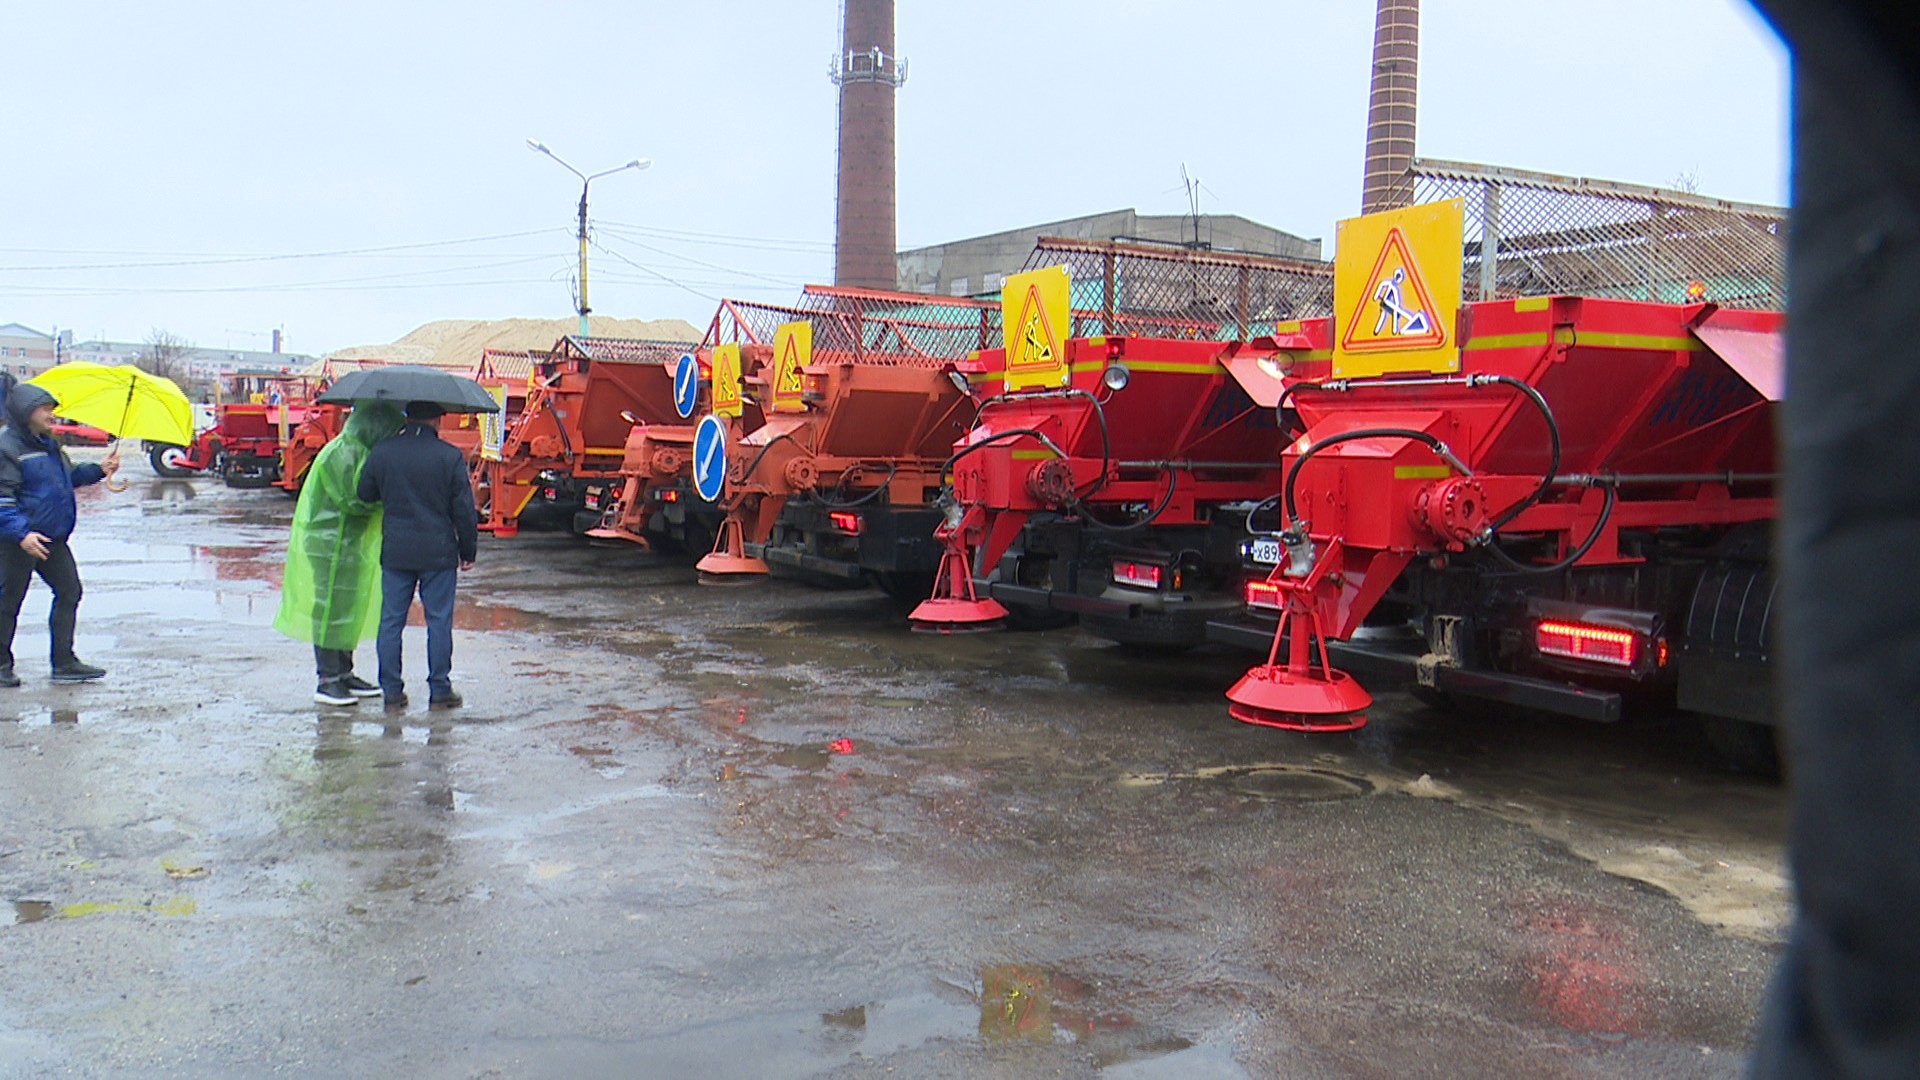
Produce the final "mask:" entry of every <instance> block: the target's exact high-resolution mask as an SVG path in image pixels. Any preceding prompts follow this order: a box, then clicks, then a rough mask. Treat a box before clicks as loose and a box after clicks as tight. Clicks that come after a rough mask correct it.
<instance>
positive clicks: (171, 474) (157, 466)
mask: <svg viewBox="0 0 1920 1080" xmlns="http://www.w3.org/2000/svg"><path fill="white" fill-rule="evenodd" d="M185 460H187V448H186V447H184V446H168V445H167V444H166V443H152V444H150V445H149V446H148V447H147V464H149V465H151V466H153V471H154V474H155V475H157V476H164V477H166V478H167V479H169V480H178V479H180V478H182V477H186V476H192V475H193V474H194V473H195V472H197V471H198V470H196V469H189V468H186V467H184V466H182V465H181V464H180V463H181V462H183V461H185Z"/></svg>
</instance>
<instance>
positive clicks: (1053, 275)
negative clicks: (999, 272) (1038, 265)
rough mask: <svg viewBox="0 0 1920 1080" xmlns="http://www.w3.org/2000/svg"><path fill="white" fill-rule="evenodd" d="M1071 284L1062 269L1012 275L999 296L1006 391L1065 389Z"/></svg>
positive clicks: (1071, 322) (1050, 268) (1067, 380)
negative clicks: (1036, 388)
mask: <svg viewBox="0 0 1920 1080" xmlns="http://www.w3.org/2000/svg"><path fill="white" fill-rule="evenodd" d="M1072 303H1073V282H1072V279H1071V278H1069V277H1068V276H1067V268H1066V267H1064V266H1049V267H1047V268H1045V269H1042V270H1029V271H1027V272H1026V273H1023V274H1014V275H1011V276H1010V277H1008V278H1007V283H1006V285H1005V287H1004V288H1002V290H1001V292H1000V318H1001V323H1002V326H1003V327H1004V329H1005V332H1006V339H1007V389H1008V390H1025V389H1028V388H1030V387H1035V386H1046V387H1059V386H1066V385H1067V384H1068V383H1069V382H1070V381H1071V380H1072V377H1073V376H1072V372H1070V371H1069V370H1068V369H1067V334H1068V332H1069V331H1071V330H1072V328H1073V307H1072Z"/></svg>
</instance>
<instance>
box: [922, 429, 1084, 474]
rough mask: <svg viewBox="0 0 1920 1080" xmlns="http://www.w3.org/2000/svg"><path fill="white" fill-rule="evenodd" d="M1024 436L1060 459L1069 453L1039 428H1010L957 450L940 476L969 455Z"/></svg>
mask: <svg viewBox="0 0 1920 1080" xmlns="http://www.w3.org/2000/svg"><path fill="white" fill-rule="evenodd" d="M1022 435H1026V436H1031V437H1032V438H1034V439H1036V440H1038V441H1039V443H1040V445H1041V446H1044V447H1046V448H1047V449H1049V450H1051V451H1053V452H1054V453H1055V454H1057V455H1059V456H1060V457H1066V456H1067V452H1066V451H1065V450H1062V449H1060V445H1059V444H1058V443H1056V442H1054V441H1053V440H1052V439H1050V438H1048V437H1047V434H1046V432H1043V431H1041V430H1040V429H1038V428H1030V427H1023V428H1008V429H1007V430H1005V431H996V432H994V433H993V434H991V435H989V436H987V437H986V438H984V439H981V440H980V441H979V442H976V443H968V444H967V445H966V446H963V447H961V448H960V449H958V450H955V451H954V452H953V456H952V457H949V458H948V459H947V460H946V461H944V462H942V463H941V464H940V475H942V476H945V475H946V474H947V473H948V472H950V471H952V469H953V466H954V464H955V463H956V462H958V461H959V460H960V459H961V458H963V457H966V456H967V455H968V454H971V453H973V452H974V451H976V450H985V449H986V448H987V447H989V446H992V445H994V444H995V443H1003V442H1006V441H1007V440H1009V439H1017V438H1019V437H1021V436H1022Z"/></svg>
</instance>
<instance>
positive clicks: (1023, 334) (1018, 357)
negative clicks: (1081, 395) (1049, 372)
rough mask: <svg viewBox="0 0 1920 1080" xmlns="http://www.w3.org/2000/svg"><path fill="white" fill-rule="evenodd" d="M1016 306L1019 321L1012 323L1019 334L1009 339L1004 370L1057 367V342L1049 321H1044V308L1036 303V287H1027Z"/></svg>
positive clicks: (1041, 304)
mask: <svg viewBox="0 0 1920 1080" xmlns="http://www.w3.org/2000/svg"><path fill="white" fill-rule="evenodd" d="M1020 307H1021V313H1020V318H1019V320H1018V321H1017V322H1016V323H1015V325H1016V326H1018V327H1019V328H1020V331H1019V333H1018V334H1017V335H1015V337H1014V339H1013V349H1012V355H1010V356H1008V357H1007V367H1008V368H1009V369H1011V370H1015V371H1021V370H1026V369H1031V368H1049V369H1051V368H1054V367H1057V366H1059V362H1060V361H1059V355H1060V354H1059V347H1060V345H1059V341H1058V339H1056V338H1055V337H1054V335H1053V322H1052V320H1050V319H1048V318H1047V306H1046V305H1045V304H1043V303H1041V302H1040V287H1039V286H1038V285H1028V286H1027V295H1026V297H1025V298H1024V299H1023V300H1022V301H1021V304H1020Z"/></svg>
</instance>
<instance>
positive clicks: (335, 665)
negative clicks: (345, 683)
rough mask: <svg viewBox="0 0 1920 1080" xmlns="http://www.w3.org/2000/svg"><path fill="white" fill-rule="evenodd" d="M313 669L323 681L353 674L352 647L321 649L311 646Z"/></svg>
mask: <svg viewBox="0 0 1920 1080" xmlns="http://www.w3.org/2000/svg"><path fill="white" fill-rule="evenodd" d="M313 670H314V672H315V674H317V675H319V676H320V681H321V682H323V683H330V682H334V681H336V680H339V679H344V678H347V677H349V676H351V675H352V674H353V650H352V649H323V648H321V647H320V646H318V645H315V646H314V647H313Z"/></svg>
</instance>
